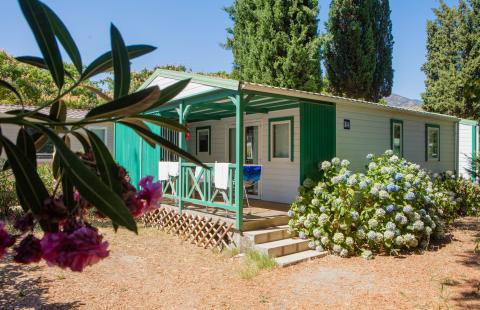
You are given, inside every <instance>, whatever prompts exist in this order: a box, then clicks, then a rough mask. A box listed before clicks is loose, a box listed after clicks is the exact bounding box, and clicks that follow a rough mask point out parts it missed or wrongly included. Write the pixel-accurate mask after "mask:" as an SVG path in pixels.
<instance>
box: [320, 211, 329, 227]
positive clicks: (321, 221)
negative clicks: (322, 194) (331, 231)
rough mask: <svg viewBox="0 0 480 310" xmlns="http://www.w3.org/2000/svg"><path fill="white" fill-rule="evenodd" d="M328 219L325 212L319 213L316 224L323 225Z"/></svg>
mask: <svg viewBox="0 0 480 310" xmlns="http://www.w3.org/2000/svg"><path fill="white" fill-rule="evenodd" d="M327 221H328V216H327V215H326V214H325V213H322V214H320V216H319V217H318V225H320V226H321V225H323V224H325V223H326V222H327Z"/></svg>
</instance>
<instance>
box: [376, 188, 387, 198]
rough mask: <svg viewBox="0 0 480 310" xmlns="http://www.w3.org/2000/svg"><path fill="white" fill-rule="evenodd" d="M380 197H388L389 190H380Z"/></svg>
mask: <svg viewBox="0 0 480 310" xmlns="http://www.w3.org/2000/svg"><path fill="white" fill-rule="evenodd" d="M378 197H380V199H387V198H388V192H387V191H385V190H383V189H382V190H381V191H379V192H378Z"/></svg>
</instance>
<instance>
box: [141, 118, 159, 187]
mask: <svg viewBox="0 0 480 310" xmlns="http://www.w3.org/2000/svg"><path fill="white" fill-rule="evenodd" d="M147 124H148V127H149V128H150V130H151V131H152V132H153V133H156V134H157V135H160V127H159V126H157V125H153V124H150V123H147ZM140 143H141V148H142V149H141V150H142V151H141V152H142V153H141V154H142V164H141V166H140V170H141V177H142V178H143V177H146V176H149V175H151V176H153V178H154V180H157V179H158V162H159V161H160V146H158V145H156V146H155V147H151V146H150V144H148V143H147V142H145V141H143V140H141V142H140Z"/></svg>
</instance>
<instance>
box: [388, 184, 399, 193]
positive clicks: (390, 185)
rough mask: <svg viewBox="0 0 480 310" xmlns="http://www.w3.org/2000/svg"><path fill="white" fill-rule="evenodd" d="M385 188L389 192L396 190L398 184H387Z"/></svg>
mask: <svg viewBox="0 0 480 310" xmlns="http://www.w3.org/2000/svg"><path fill="white" fill-rule="evenodd" d="M386 189H387V191H389V192H397V191H398V190H399V189H400V186H398V185H397V184H388V185H387V187H386Z"/></svg>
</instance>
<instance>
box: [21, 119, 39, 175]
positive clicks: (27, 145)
mask: <svg viewBox="0 0 480 310" xmlns="http://www.w3.org/2000/svg"><path fill="white" fill-rule="evenodd" d="M17 147H18V149H19V150H20V151H21V152H23V154H25V156H26V158H27V159H28V160H29V161H30V164H32V166H33V167H34V168H35V169H36V168H37V151H36V150H35V143H34V142H33V139H32V137H31V136H30V135H29V134H28V133H27V131H26V130H25V129H24V128H20V130H19V131H18V134H17Z"/></svg>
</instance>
